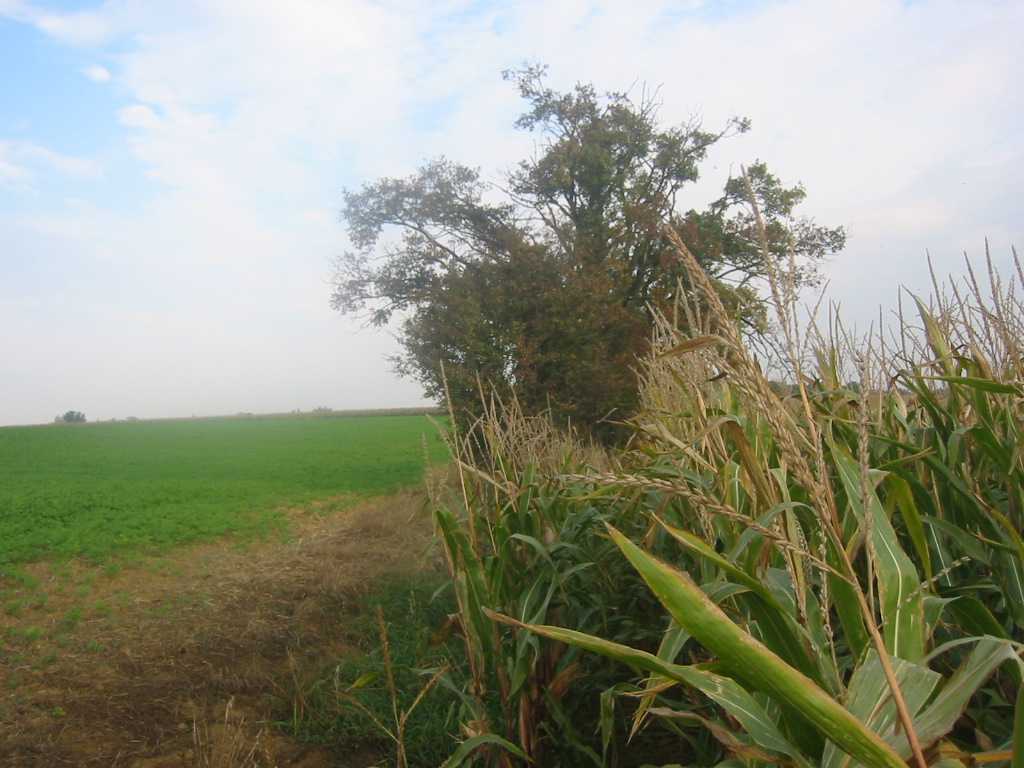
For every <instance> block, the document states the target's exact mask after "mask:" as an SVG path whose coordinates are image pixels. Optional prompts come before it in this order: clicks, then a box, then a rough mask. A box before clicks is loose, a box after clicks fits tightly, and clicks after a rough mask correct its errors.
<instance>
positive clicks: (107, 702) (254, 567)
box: [0, 492, 436, 768]
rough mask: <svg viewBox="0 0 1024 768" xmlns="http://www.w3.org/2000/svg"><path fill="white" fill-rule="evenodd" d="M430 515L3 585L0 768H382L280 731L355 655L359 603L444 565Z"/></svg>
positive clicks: (341, 522) (366, 515) (392, 505)
mask: <svg viewBox="0 0 1024 768" xmlns="http://www.w3.org/2000/svg"><path fill="white" fill-rule="evenodd" d="M421 501H422V500H421V498H420V497H418V496H417V495H416V494H414V493H411V492H410V493H406V494H400V495H397V496H393V497H388V498H386V499H381V500H376V501H374V502H372V503H365V504H361V505H360V506H357V507H351V508H349V509H346V510H343V511H340V512H334V513H331V514H321V513H320V511H319V510H317V509H309V510H290V511H289V516H290V518H291V521H292V526H291V532H292V533H291V538H290V539H288V540H280V539H278V540H268V541H258V542H250V543H248V544H245V545H239V544H238V543H233V542H231V541H223V542H218V543H214V544H204V545H200V546H195V547H190V548H183V549H180V550H177V551H174V552H172V553H170V554H167V555H165V556H159V557H154V558H150V559H148V560H144V561H140V562H136V563H134V564H128V565H123V566H122V567H119V568H113V569H112V568H109V567H107V568H106V569H104V568H101V567H98V566H95V565H91V566H90V565H87V564H81V563H78V564H71V565H64V566H56V565H53V564H36V565H33V566H31V567H29V568H26V569H25V570H26V571H27V573H28V576H29V577H30V578H29V579H28V580H27V581H25V580H23V581H22V582H21V583H20V584H19V583H16V582H14V581H13V580H10V579H7V580H6V581H4V579H5V578H6V577H0V590H3V591H5V593H6V596H5V597H4V599H3V602H4V605H3V612H2V613H0V629H2V630H3V631H2V632H0V767H2V768H7V767H8V766H9V767H11V768H14V767H15V766H17V768H52V767H54V766H82V767H85V766H103V767H104V768H107V767H108V766H111V767H116V768H122V767H123V768H184V767H185V766H189V767H191V766H204V767H207V768H249V767H252V768H256V767H257V766H259V767H261V768H262V767H264V766H294V767H295V768H326V767H327V766H365V765H372V764H373V763H374V762H375V760H376V759H378V758H379V757H380V756H379V755H374V754H372V753H366V754H331V753H328V752H326V751H324V750H323V749H321V748H318V747H317V746H315V745H311V744H302V743H299V742H296V741H294V740H293V739H291V738H290V737H289V736H288V735H287V733H286V729H285V728H283V727H280V726H279V725H276V724H275V723H279V722H280V721H281V720H284V719H287V717H288V713H289V712H291V711H293V708H294V707H301V706H303V703H304V702H303V698H302V694H301V691H302V687H303V682H304V681H306V680H309V679H311V677H312V676H313V675H315V674H316V672H317V671H318V670H322V669H323V668H324V667H325V666H326V665H328V664H331V663H332V662H335V661H337V660H338V659H340V658H343V657H345V655H346V654H350V653H352V652H353V643H354V642H355V639H356V638H355V636H354V635H353V633H352V631H351V630H349V629H347V623H349V622H351V620H352V618H353V617H354V616H355V615H356V614H357V613H358V611H359V610H360V607H359V606H360V604H361V602H362V601H361V599H360V598H361V597H362V596H363V595H365V594H366V593H367V592H368V591H371V590H373V589H374V587H375V585H378V584H379V583H380V582H381V580H382V579H384V578H387V577H390V576H406V575H414V574H415V573H417V572H419V570H421V569H429V568H433V567H436V563H430V562H427V561H425V559H424V556H423V552H424V550H425V545H426V543H427V542H428V540H429V536H430V525H429V521H428V520H426V519H425V518H424V515H423V513H422V512H421V511H420V510H421V506H422V505H421ZM328 506H329V505H328ZM33 582H34V583H33Z"/></svg>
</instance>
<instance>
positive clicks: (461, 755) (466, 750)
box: [441, 733, 533, 768]
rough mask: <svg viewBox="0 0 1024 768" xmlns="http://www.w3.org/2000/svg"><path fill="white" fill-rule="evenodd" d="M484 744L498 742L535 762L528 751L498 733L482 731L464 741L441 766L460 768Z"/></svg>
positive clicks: (525, 758) (521, 756)
mask: <svg viewBox="0 0 1024 768" xmlns="http://www.w3.org/2000/svg"><path fill="white" fill-rule="evenodd" d="M484 744H497V745H498V746H499V747H501V748H502V749H505V750H508V751H509V752H511V753H512V754H513V755H515V756H516V757H518V758H521V759H523V760H526V761H527V762H529V763H532V762H533V761H532V760H530V758H529V757H527V756H526V753H524V752H523V750H521V749H520V748H519V747H517V746H516V745H515V744H512V743H511V742H509V741H507V740H505V739H503V738H501V736H499V735H497V734H496V733H481V734H480V735H479V736H474V737H472V738H470V739H466V740H465V741H464V742H462V743H461V744H459V747H458V749H456V750H455V751H454V752H453V753H452V756H451V757H449V758H448V759H447V760H445V761H444V764H443V765H442V766H441V768H458V766H460V765H462V764H463V763H464V762H465V761H466V759H467V758H468V757H470V756H471V755H472V754H473V752H475V751H476V749H477V748H478V747H482V746H483V745H484Z"/></svg>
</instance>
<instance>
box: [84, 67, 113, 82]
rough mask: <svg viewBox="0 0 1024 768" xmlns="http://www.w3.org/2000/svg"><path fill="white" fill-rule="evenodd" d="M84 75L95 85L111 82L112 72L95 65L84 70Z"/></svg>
mask: <svg viewBox="0 0 1024 768" xmlns="http://www.w3.org/2000/svg"><path fill="white" fill-rule="evenodd" d="M82 74H84V75H85V76H86V77H88V78H89V79H90V80H92V81H93V82H95V83H108V82H110V71H109V70H108V69H107V68H106V67H102V66H100V65H99V64H93V65H92V66H89V67H85V68H83V69H82Z"/></svg>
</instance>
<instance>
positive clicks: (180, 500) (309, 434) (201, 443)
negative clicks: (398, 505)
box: [0, 415, 443, 570]
mask: <svg viewBox="0 0 1024 768" xmlns="http://www.w3.org/2000/svg"><path fill="white" fill-rule="evenodd" d="M425 444H426V446H427V447H428V448H429V450H430V452H431V453H432V454H433V455H434V456H435V457H440V456H441V455H442V454H443V448H442V445H441V442H440V439H439V437H438V435H437V430H436V428H435V427H434V426H433V425H432V424H430V422H429V421H428V420H427V419H426V418H424V417H423V416H422V415H420V416H408V415H406V416H379V417H377V416H374V417H353V418H330V419H328V418H316V419H281V420H259V419H246V420H190V421H167V422H121V423H114V424H90V425H88V426H87V427H83V428H82V429H69V430H64V429H53V428H48V427H9V428H4V429H0V568H4V569H5V570H10V566H12V565H13V564H15V563H18V562H23V561H28V560H35V559H39V558H44V557H50V558H72V557H76V556H86V557H90V558H93V559H96V560H103V559H105V558H107V557H108V556H109V555H111V554H113V553H124V552H127V551H131V550H138V549H144V550H146V549H150V548H166V547H171V546H174V545H176V544H180V543H183V542H187V541H195V540H203V539H210V538H213V537H216V536H221V535H224V534H227V533H233V534H238V535H248V536H252V535H256V534H263V533H267V532H269V531H270V530H273V529H274V528H278V527H280V526H281V525H283V522H284V512H283V508H284V507H285V506H287V505H301V504H303V503H305V502H308V501H311V500H314V499H328V498H333V497H338V496H343V497H344V498H346V499H348V500H350V501H351V500H353V499H355V498H358V497H365V496H372V495H378V494H382V493H387V492H390V491H394V490H397V489H399V488H401V487H405V486H409V485H414V484H416V483H418V482H420V481H421V480H422V477H423V463H424V450H425V449H424V445H425Z"/></svg>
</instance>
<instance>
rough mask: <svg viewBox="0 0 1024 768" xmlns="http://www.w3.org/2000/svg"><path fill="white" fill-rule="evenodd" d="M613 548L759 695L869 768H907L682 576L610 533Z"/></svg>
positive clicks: (703, 641)
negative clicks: (781, 706) (765, 695)
mask: <svg viewBox="0 0 1024 768" xmlns="http://www.w3.org/2000/svg"><path fill="white" fill-rule="evenodd" d="M610 532H611V535H612V537H613V538H614V540H615V543H616V544H618V546H619V548H620V549H621V550H622V551H623V553H624V554H625V555H626V557H627V558H628V559H629V561H630V562H631V563H632V564H633V567H634V568H636V569H637V571H638V572H639V573H640V575H641V576H642V577H643V579H644V581H645V582H647V585H648V586H649V587H650V588H651V590H652V591H653V592H654V594H655V595H656V596H657V597H658V599H659V600H660V601H661V602H662V604H663V605H664V606H665V607H666V608H667V609H668V611H669V613H671V614H672V617H673V618H674V619H675V620H676V621H677V622H678V623H679V625H680V626H682V627H683V628H685V629H686V630H687V631H688V632H689V633H690V634H691V635H693V637H694V639H696V640H697V641H698V642H699V643H701V645H703V646H704V647H705V648H707V649H708V650H709V651H711V652H712V653H714V654H715V655H716V656H718V657H719V658H720V659H721V660H722V661H724V662H725V663H726V664H728V665H729V666H730V667H731V668H733V669H740V670H743V672H744V675H745V676H746V677H747V678H749V679H751V680H753V681H754V682H755V683H756V684H757V685H758V686H759V687H760V688H761V689H762V690H764V691H765V692H767V693H769V694H771V695H772V696H773V697H775V698H776V699H778V700H779V701H780V703H782V704H786V705H788V706H790V707H792V708H793V709H795V710H796V711H798V712H799V713H800V714H801V715H802V716H803V717H805V718H806V719H807V720H808V721H810V722H811V723H812V724H813V725H814V726H815V727H816V728H818V729H819V730H820V732H821V733H822V734H823V735H825V736H826V737H827V738H828V739H830V740H832V741H834V742H835V743H836V744H837V745H839V747H840V748H841V749H843V750H844V751H846V752H847V753H849V754H851V755H853V756H854V757H856V758H857V759H858V760H860V761H861V762H863V763H864V764H865V765H868V766H871V767H872V768H876V767H878V768H880V767H881V766H891V768H905V766H904V762H903V761H902V760H900V759H899V757H898V756H897V755H896V753H895V752H893V750H892V749H891V748H890V747H889V746H888V745H886V744H885V743H884V742H883V741H882V740H881V739H880V738H879V737H878V736H877V735H876V734H875V733H873V732H872V731H870V730H869V729H868V728H867V727H865V726H864V724H863V723H861V722H860V721H859V720H857V718H855V717H854V716H853V715H851V714H850V713H849V712H848V711H847V710H846V709H844V708H843V707H842V706H841V705H840V704H839V703H838V702H837V701H835V699H833V698H832V697H831V696H829V695H828V694H827V693H825V691H823V690H822V689H821V688H819V687H818V686H817V685H815V683H814V682H813V681H812V680H811V679H809V678H808V677H807V676H806V675H803V674H802V673H800V672H799V671H797V670H796V669H794V668H793V667H791V666H790V665H788V664H786V662H784V661H783V660H782V659H780V658H779V657H778V656H777V655H776V654H774V653H773V652H772V651H770V650H769V649H768V648H766V647H765V646H764V645H762V644H761V643H760V642H758V641H757V640H756V639H755V638H753V637H751V636H750V635H749V634H748V633H746V632H745V631H743V630H742V629H741V628H740V627H738V626H737V625H736V624H734V623H733V622H732V620H730V619H729V617H728V616H726V615H725V614H724V613H723V612H722V611H721V609H720V608H719V607H718V606H717V605H715V604H714V603H712V602H711V601H710V600H708V599H707V596H706V595H705V594H704V593H703V592H701V591H700V590H699V589H698V588H697V586H696V585H695V584H694V583H693V581H692V580H691V579H690V577H689V576H687V575H686V574H685V573H682V572H680V571H677V570H676V569H675V568H672V566H670V565H668V564H667V563H664V562H662V561H660V560H657V559H656V558H654V557H652V556H650V555H648V554H647V553H645V552H643V551H642V550H641V549H640V548H639V547H637V546H636V545H635V544H634V543H633V542H631V541H630V540H629V539H627V538H626V537H625V536H623V535H622V534H621V533H619V532H618V531H616V530H615V529H613V528H610Z"/></svg>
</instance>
